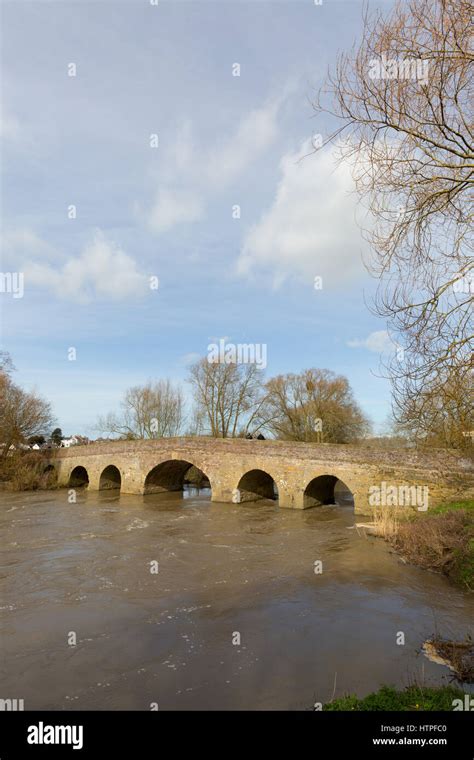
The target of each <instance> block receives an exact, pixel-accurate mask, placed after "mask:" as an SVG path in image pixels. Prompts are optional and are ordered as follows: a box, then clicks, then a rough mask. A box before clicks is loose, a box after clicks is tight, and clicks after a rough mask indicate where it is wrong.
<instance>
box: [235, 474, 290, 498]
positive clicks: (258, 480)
mask: <svg viewBox="0 0 474 760" xmlns="http://www.w3.org/2000/svg"><path fill="white" fill-rule="evenodd" d="M275 491H276V493H275ZM278 495H279V494H278V486H277V480H276V478H274V477H273V475H271V474H270V473H269V472H268V470H266V469H265V470H264V469H261V468H259V467H255V468H246V469H245V470H244V471H243V472H241V474H240V476H239V477H238V479H237V481H236V485H235V488H234V490H233V501H235V503H237V504H241V503H244V502H248V501H260V500H262V499H273V500H275V501H277V500H278Z"/></svg>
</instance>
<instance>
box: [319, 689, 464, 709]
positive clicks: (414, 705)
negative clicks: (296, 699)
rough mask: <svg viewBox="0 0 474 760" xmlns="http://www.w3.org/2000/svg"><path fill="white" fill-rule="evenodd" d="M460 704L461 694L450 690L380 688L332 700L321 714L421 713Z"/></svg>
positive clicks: (450, 707) (462, 697)
mask: <svg viewBox="0 0 474 760" xmlns="http://www.w3.org/2000/svg"><path fill="white" fill-rule="evenodd" d="M454 699H461V700H464V693H463V692H462V691H460V690H459V689H456V688H454V687H453V686H439V687H432V686H430V687H421V686H409V687H408V688H406V689H403V690H397V689H394V688H393V687H392V686H382V688H380V689H379V690H378V691H374V692H373V693H372V694H368V695H367V696H366V697H364V698H363V699H359V698H358V697H356V696H354V695H353V694H350V695H348V696H346V697H341V698H340V699H334V700H333V701H332V702H328V703H327V704H325V705H324V706H323V710H335V711H336V710H337V711H351V710H356V711H359V712H360V711H381V712H382V711H383V712H394V711H397V710H401V711H403V712H422V711H433V710H443V711H450V712H451V711H452V710H453V700H454Z"/></svg>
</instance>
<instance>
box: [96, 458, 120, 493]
mask: <svg viewBox="0 0 474 760" xmlns="http://www.w3.org/2000/svg"><path fill="white" fill-rule="evenodd" d="M121 485H122V475H121V474H120V470H119V468H118V467H116V466H115V465H114V464H109V465H107V467H105V468H104V469H103V470H102V472H101V474H100V478H99V491H105V490H116V489H119V490H120V487H121Z"/></svg>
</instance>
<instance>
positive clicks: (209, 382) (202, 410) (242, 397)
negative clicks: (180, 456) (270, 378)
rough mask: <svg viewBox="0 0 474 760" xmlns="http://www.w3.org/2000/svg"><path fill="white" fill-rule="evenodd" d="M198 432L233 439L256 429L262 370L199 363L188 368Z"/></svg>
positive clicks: (242, 366) (235, 364)
mask: <svg viewBox="0 0 474 760" xmlns="http://www.w3.org/2000/svg"><path fill="white" fill-rule="evenodd" d="M188 379H189V382H190V384H191V387H192V390H193V395H194V403H195V409H194V413H195V419H196V420H197V423H198V426H197V432H202V433H209V434H210V435H212V436H214V437H215V438H234V437H236V436H237V435H239V434H242V433H243V432H245V431H247V430H249V429H253V430H256V429H257V426H258V425H257V422H256V419H257V412H258V410H259V409H260V406H261V403H262V394H261V370H259V369H258V367H257V366H256V364H237V363H225V362H215V363H214V362H210V361H208V359H207V357H204V358H203V359H200V360H199V361H197V362H195V364H193V365H191V367H190V368H189V378H188Z"/></svg>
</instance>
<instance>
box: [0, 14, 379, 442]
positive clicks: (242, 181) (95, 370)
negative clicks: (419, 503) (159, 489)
mask: <svg viewBox="0 0 474 760" xmlns="http://www.w3.org/2000/svg"><path fill="white" fill-rule="evenodd" d="M384 7H386V8H388V7H389V4H388V3H384ZM1 10H2V21H3V32H2V48H3V50H2V59H1V63H2V88H1V106H2V109H1V132H2V209H1V223H2V224H1V240H2V262H1V271H2V272H13V271H19V272H23V273H24V296H23V298H13V296H12V294H10V293H2V294H0V304H1V309H2V345H3V347H4V348H5V349H7V350H8V351H10V353H11V354H12V357H13V360H14V363H15V365H16V367H17V372H16V375H15V376H16V381H17V382H19V383H20V384H21V385H23V386H24V387H26V388H28V389H32V388H36V390H37V391H38V392H40V393H41V394H42V395H43V396H45V397H47V398H48V399H49V400H50V401H51V403H52V405H53V408H54V411H55V414H56V417H57V419H58V423H59V425H60V426H61V428H62V429H63V432H65V433H67V434H72V433H85V434H90V433H91V432H93V431H92V428H93V426H94V425H95V423H96V420H97V417H98V416H99V415H100V414H103V413H105V412H107V411H111V410H114V409H116V408H117V406H118V403H119V400H120V397H121V395H122V393H123V391H124V390H125V389H126V388H127V387H128V386H130V385H132V384H138V383H142V382H144V381H146V380H149V379H154V378H158V377H170V378H172V379H174V380H176V381H177V382H182V383H183V386H184V387H185V388H186V384H185V382H184V379H185V377H186V372H187V369H186V367H187V363H189V361H190V360H191V359H192V358H193V357H197V356H204V355H206V353H207V346H208V344H209V343H210V342H212V341H213V340H214V339H216V338H219V337H227V338H228V340H230V341H232V342H235V343H265V344H267V356H268V366H267V370H266V374H267V375H268V376H272V375H275V374H278V373H282V372H289V371H299V370H301V369H304V368H308V367H321V368H323V367H324V368H328V369H331V370H333V371H335V372H338V373H342V374H344V375H346V376H347V377H348V378H349V381H350V383H351V385H352V387H353V390H354V394H355V397H356V399H357V400H358V402H359V403H360V404H361V406H362V408H363V409H364V411H365V412H366V413H367V414H368V415H369V416H370V417H371V419H372V420H373V421H374V423H375V425H376V430H377V429H380V427H381V426H382V425H383V424H384V422H385V420H386V418H387V415H388V413H389V404H390V389H389V386H388V383H387V382H386V381H385V380H383V379H381V378H379V377H377V376H376V374H377V372H378V367H379V362H380V351H381V350H385V349H386V347H387V338H386V335H385V333H384V330H385V325H384V324H383V322H381V321H380V320H379V319H377V318H376V317H375V316H373V315H372V314H371V313H370V311H369V309H368V308H367V305H366V302H367V301H370V297H371V294H373V292H374V287H375V283H374V281H373V280H372V279H371V278H370V277H369V275H368V274H367V272H366V271H365V269H364V267H363V265H362V263H361V257H362V254H363V253H364V252H366V249H365V243H364V241H363V238H362V236H361V234H360V230H359V227H358V224H357V221H356V220H357V219H360V210H358V209H357V208H356V199H355V196H354V195H353V193H352V192H351V191H352V189H353V185H352V179H351V172H350V167H348V166H345V165H341V166H339V167H337V166H336V164H335V160H334V159H335V156H334V151H333V150H332V149H325V150H324V151H322V152H320V153H318V154H317V155H309V156H307V157H305V158H303V156H306V154H308V152H309V151H310V150H311V148H310V144H311V143H310V141H311V139H312V138H313V136H314V135H315V134H322V135H323V136H324V135H325V134H327V132H328V130H329V129H330V127H331V124H330V123H329V122H327V121H325V120H324V119H321V118H319V117H318V118H316V117H315V115H314V112H313V109H312V107H311V98H313V97H314V95H315V92H316V91H317V89H318V86H319V85H320V84H321V82H322V78H323V77H324V74H325V72H326V69H327V67H328V65H331V64H332V63H334V61H335V59H336V56H337V54H338V52H341V51H342V50H344V49H348V48H349V47H350V46H351V45H352V44H353V42H354V41H355V40H356V39H357V37H358V35H359V33H360V28H361V11H362V4H361V3H359V2H354V1H353V2H340V1H337V2H335V1H334V0H333V1H331V0H323V4H322V5H321V6H318V5H314V3H313V2H311V0H308V1H307V2H273V0H268V1H267V2H235V1H234V2H219V3H214V2H202V1H200V0H195V1H194V2H167V1H166V0H160V1H159V3H158V5H157V6H153V5H151V4H150V3H149V2H147V0H143V1H140V2H138V1H137V2H112V1H110V2H93V3H87V2H80V3H79V2H60V1H59V0H58V1H57V2H31V3H27V2H22V1H20V2H15V3H9V2H2V3H1ZM71 63H73V64H75V67H76V71H75V74H76V75H75V76H69V72H70V71H71V70H72V69H71V67H70V66H69V64H71ZM236 63H237V64H239V65H240V76H233V73H235V72H236V71H237V69H236V67H235V65H234V64H236ZM151 135H158V147H152V146H151V145H150V136H151ZM71 205H74V206H75V207H76V218H73V219H71V218H68V208H69V207H70V206H71ZM236 205H238V206H240V218H233V207H234V206H236ZM152 276H156V277H158V278H159V287H158V289H157V290H152V289H151V288H150V277H152ZM315 277H322V283H323V287H322V289H321V290H315V288H314V279H315ZM70 347H74V348H75V349H76V353H77V358H76V360H75V361H69V360H68V349H69V348H70ZM374 373H375V374H374Z"/></svg>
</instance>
